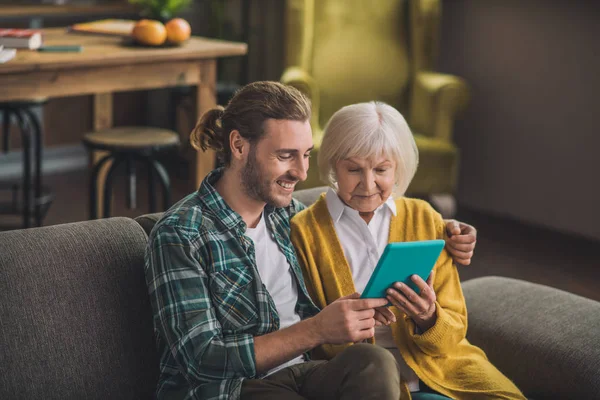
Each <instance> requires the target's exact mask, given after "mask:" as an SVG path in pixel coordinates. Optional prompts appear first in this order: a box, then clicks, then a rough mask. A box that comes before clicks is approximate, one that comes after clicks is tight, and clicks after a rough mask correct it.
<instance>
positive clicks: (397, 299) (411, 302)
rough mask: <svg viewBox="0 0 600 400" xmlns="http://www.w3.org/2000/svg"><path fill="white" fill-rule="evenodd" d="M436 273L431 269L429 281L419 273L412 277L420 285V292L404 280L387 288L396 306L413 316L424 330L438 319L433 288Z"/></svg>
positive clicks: (388, 297)
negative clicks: (416, 291)
mask: <svg viewBox="0 0 600 400" xmlns="http://www.w3.org/2000/svg"><path fill="white" fill-rule="evenodd" d="M434 275H435V271H431V275H429V278H428V279H427V282H425V281H424V280H423V279H421V277H419V276H418V275H413V276H412V277H411V280H412V281H413V282H414V283H415V284H416V285H417V286H418V287H419V291H420V293H419V294H417V293H415V291H414V290H412V289H411V288H410V287H409V286H407V285H405V284H404V283H402V282H396V283H394V286H393V287H392V288H389V289H388V290H387V294H388V296H387V299H388V300H389V301H390V302H391V303H392V304H393V305H394V306H395V307H396V308H398V309H399V310H400V311H402V312H403V313H404V314H406V315H408V316H409V317H410V318H412V320H413V321H414V322H415V324H416V325H417V326H418V327H419V328H420V329H421V331H423V332H425V331H426V330H427V329H429V328H431V327H432V326H433V325H435V321H436V320H437V314H436V312H435V311H436V306H435V300H436V295H435V291H434V290H433V279H434Z"/></svg>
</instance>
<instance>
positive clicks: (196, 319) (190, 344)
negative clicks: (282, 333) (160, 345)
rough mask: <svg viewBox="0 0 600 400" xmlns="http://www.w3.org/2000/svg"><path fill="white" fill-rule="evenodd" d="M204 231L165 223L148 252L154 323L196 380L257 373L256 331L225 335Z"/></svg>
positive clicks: (184, 371) (179, 364)
mask: <svg viewBox="0 0 600 400" xmlns="http://www.w3.org/2000/svg"><path fill="white" fill-rule="evenodd" d="M202 246H203V243H202V240H201V239H200V237H199V235H198V232H197V231H195V232H191V231H190V230H189V229H188V228H186V227H182V226H173V225H169V224H164V225H162V226H160V227H159V228H158V229H157V230H156V231H155V232H153V234H152V238H151V242H150V245H149V247H148V251H147V253H146V282H147V284H148V290H149V294H150V300H151V304H152V312H153V318H154V324H155V327H156V329H157V330H158V332H159V334H160V335H161V336H162V337H163V338H165V340H166V342H167V346H168V349H169V351H170V352H171V354H172V356H173V358H174V359H175V360H176V363H177V366H176V367H177V368H178V369H179V370H180V371H181V373H182V374H183V375H184V376H185V378H186V380H187V381H188V382H190V383H193V382H196V383H200V382H207V381H214V380H222V379H231V378H240V377H246V378H251V377H254V376H255V375H256V361H255V356H254V339H253V337H252V335H250V334H247V333H245V334H235V335H226V336H225V335H223V333H222V329H221V324H220V323H219V320H218V319H217V317H216V313H215V310H214V308H213V305H212V301H211V295H210V292H209V286H208V285H209V280H208V275H207V273H206V269H205V268H204V267H203V260H202V257H201V253H202V251H201V249H202Z"/></svg>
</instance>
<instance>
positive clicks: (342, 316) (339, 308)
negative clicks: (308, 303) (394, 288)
mask: <svg viewBox="0 0 600 400" xmlns="http://www.w3.org/2000/svg"><path fill="white" fill-rule="evenodd" d="M359 297H360V294H358V293H353V294H351V295H349V296H345V297H340V298H339V299H337V300H336V301H334V302H333V303H331V304H329V305H328V306H327V307H325V308H324V309H323V310H322V311H321V312H320V313H319V314H317V315H316V316H315V317H314V321H315V328H316V330H317V332H318V334H319V335H320V339H321V344H325V343H326V344H342V343H349V342H354V343H356V342H361V341H363V340H365V339H369V338H372V337H373V335H375V328H374V326H375V318H374V317H375V309H376V308H377V307H383V306H385V305H386V304H387V303H388V301H387V300H386V299H360V298H359ZM388 311H389V310H388Z"/></svg>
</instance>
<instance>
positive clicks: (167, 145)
mask: <svg viewBox="0 0 600 400" xmlns="http://www.w3.org/2000/svg"><path fill="white" fill-rule="evenodd" d="M83 143H84V145H85V146H86V147H87V148H88V149H89V150H90V151H97V150H100V151H108V152H109V154H108V155H107V156H105V157H103V158H102V159H101V160H100V161H99V162H98V163H97V164H96V165H95V166H94V168H93V170H92V176H91V178H90V204H89V206H90V218H91V219H96V218H97V206H98V204H97V189H96V188H97V184H98V182H97V180H98V178H99V177H98V174H99V172H100V169H101V168H102V167H103V166H104V165H105V164H106V163H107V162H109V161H112V165H111V166H110V168H109V169H108V172H107V173H106V180H105V181H104V195H103V204H104V207H103V209H104V212H103V217H104V218H108V217H110V206H111V196H112V181H113V178H114V174H115V171H116V170H117V168H118V167H119V166H120V165H121V164H123V163H125V164H126V166H127V175H128V181H129V188H128V189H129V190H128V192H127V204H128V206H129V208H130V209H132V208H136V175H135V161H136V160H139V161H142V162H143V163H145V164H146V165H147V167H148V194H149V202H150V212H151V213H153V212H156V211H157V210H156V199H155V197H154V175H155V174H156V175H157V176H158V179H159V181H160V183H161V185H162V189H163V210H166V209H167V208H169V205H170V202H171V199H170V197H171V185H170V181H169V175H168V174H167V171H166V170H165V168H164V167H163V165H162V164H161V163H160V162H158V161H157V160H156V159H155V156H156V155H157V154H158V153H159V152H162V151H165V150H168V149H174V148H177V147H179V144H180V143H179V135H178V134H177V133H176V132H173V131H170V130H167V129H159V128H148V127H139V126H127V127H118V128H110V129H105V130H101V131H96V132H91V133H87V134H85V135H84V137H83Z"/></svg>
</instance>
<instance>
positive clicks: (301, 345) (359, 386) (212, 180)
mask: <svg viewBox="0 0 600 400" xmlns="http://www.w3.org/2000/svg"><path fill="white" fill-rule="evenodd" d="M309 117H310V103H309V101H308V100H307V99H306V98H305V97H304V96H303V95H302V94H301V93H300V92H299V91H297V90H296V89H293V88H291V87H287V86H284V85H281V84H279V83H276V82H255V83H252V84H249V85H247V86H246V87H244V88H242V89H241V90H240V91H239V92H238V93H236V95H235V96H234V98H233V99H232V100H231V101H230V103H229V104H228V106H227V108H225V109H214V110H210V111H208V112H207V113H206V114H205V115H203V116H202V118H201V120H200V121H199V123H198V126H197V127H196V129H195V130H194V132H193V133H192V137H191V140H192V143H193V144H194V145H195V147H197V148H203V149H206V148H207V147H210V148H212V149H214V150H215V151H217V152H218V154H219V156H220V157H221V159H222V161H223V162H224V164H225V167H224V168H221V169H217V170H215V171H213V172H212V173H210V174H209V175H208V176H207V177H206V179H204V181H203V182H202V184H201V186H200V188H199V190H198V191H197V192H195V193H192V194H190V195H189V196H187V197H185V198H184V199H183V200H181V201H180V202H178V203H177V204H176V205H174V206H173V207H172V208H171V209H170V210H169V211H167V212H166V213H165V215H164V216H163V218H162V219H161V220H160V221H159V222H158V223H157V225H156V227H155V228H154V230H153V231H152V233H151V235H150V241H149V247H148V251H147V254H146V281H147V284H148V288H149V293H150V298H151V302H152V308H153V314H154V325H155V330H156V334H157V337H158V346H159V351H160V352H161V365H160V370H161V375H160V380H159V385H158V389H157V397H158V398H159V399H237V398H240V397H241V398H242V399H243V400H246V399H303V398H308V399H313V398H314V399H316V398H339V399H350V398H361V399H371V398H372V399H398V398H399V393H400V384H399V379H400V378H399V376H398V372H397V367H396V364H395V360H394V358H393V357H392V356H390V354H389V353H388V352H387V351H385V350H382V349H381V348H379V347H378V346H371V345H368V344H359V345H356V346H351V347H350V348H349V349H348V350H346V351H344V352H343V353H341V354H340V355H339V356H337V357H336V358H334V359H333V360H331V361H328V362H326V361H310V360H309V357H308V355H307V352H308V351H309V350H311V349H312V348H314V347H316V346H318V345H320V344H324V343H328V344H342V343H348V342H362V341H363V340H365V339H368V338H370V337H372V336H373V335H374V326H375V323H376V322H375V321H376V319H377V320H382V318H381V317H382V314H386V309H385V307H383V306H385V305H386V304H387V300H385V299H368V300H367V299H359V298H358V295H357V294H354V295H352V296H349V297H346V298H341V299H339V300H338V301H335V302H334V303H332V304H330V305H329V306H327V307H325V308H324V309H323V310H321V311H319V309H318V308H317V307H316V306H315V305H314V304H313V302H312V301H311V299H310V298H309V296H308V293H307V291H306V287H305V285H304V281H303V278H302V274H301V272H300V268H299V265H298V261H297V259H296V255H295V252H294V250H293V247H292V244H291V241H290V238H289V229H290V223H289V221H290V219H291V218H292V217H293V216H294V215H295V214H296V213H297V212H298V211H300V210H301V209H302V208H303V206H302V205H301V204H300V203H298V202H297V201H295V200H293V199H292V192H293V190H294V186H295V184H296V183H297V182H299V181H301V180H304V179H305V178H306V172H307V169H308V158H309V155H310V151H311V149H312V148H313V143H312V132H311V128H310V124H309ZM449 228H450V226H449ZM459 231H460V228H458V230H457V233H456V235H457V236H458V237H461V236H462V237H463V239H464V235H458V232H459ZM472 236H473V241H474V234H473V235H472ZM464 250H465V249H464V248H462V249H460V251H464ZM466 250H469V251H471V250H472V249H471V250H470V249H469V248H466ZM469 258H470V257H469ZM387 312H389V311H387ZM384 318H385V316H384Z"/></svg>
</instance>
